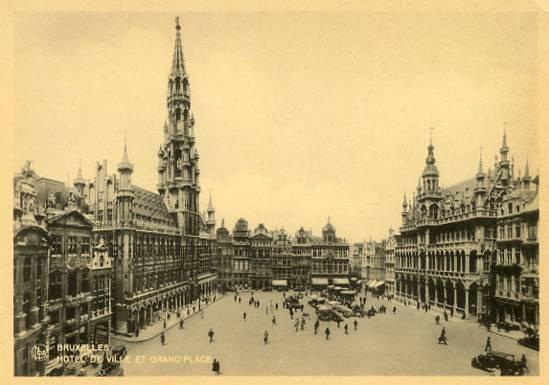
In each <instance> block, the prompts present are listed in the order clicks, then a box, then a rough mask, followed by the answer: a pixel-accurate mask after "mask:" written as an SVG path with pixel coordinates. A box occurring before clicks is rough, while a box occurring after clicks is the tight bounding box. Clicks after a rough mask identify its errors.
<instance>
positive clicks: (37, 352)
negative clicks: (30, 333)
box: [31, 344, 48, 362]
mask: <svg viewBox="0 0 549 385" xmlns="http://www.w3.org/2000/svg"><path fill="white" fill-rule="evenodd" d="M31 357H32V359H33V360H35V361H37V362H41V361H45V360H46V359H47V358H48V349H47V347H46V345H42V344H38V345H34V346H33V347H32V349H31Z"/></svg>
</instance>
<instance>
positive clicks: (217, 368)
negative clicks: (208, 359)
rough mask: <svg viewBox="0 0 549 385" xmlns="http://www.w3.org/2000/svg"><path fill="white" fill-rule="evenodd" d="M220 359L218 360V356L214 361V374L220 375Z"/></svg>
mask: <svg viewBox="0 0 549 385" xmlns="http://www.w3.org/2000/svg"><path fill="white" fill-rule="evenodd" d="M219 367H220V365H219V361H217V359H216V358H214V360H213V362H212V372H214V375H216V376H218V375H219Z"/></svg>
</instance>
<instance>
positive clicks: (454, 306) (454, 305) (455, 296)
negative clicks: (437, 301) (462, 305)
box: [452, 284, 457, 313]
mask: <svg viewBox="0 0 549 385" xmlns="http://www.w3.org/2000/svg"><path fill="white" fill-rule="evenodd" d="M452 308H453V309H454V313H455V312H456V308H457V286H456V285H455V284H454V303H453V305H452Z"/></svg>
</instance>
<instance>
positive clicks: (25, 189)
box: [13, 162, 51, 376]
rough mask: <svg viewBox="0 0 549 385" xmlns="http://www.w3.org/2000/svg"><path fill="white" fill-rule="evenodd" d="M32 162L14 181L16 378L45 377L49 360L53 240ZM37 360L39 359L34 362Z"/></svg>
mask: <svg viewBox="0 0 549 385" xmlns="http://www.w3.org/2000/svg"><path fill="white" fill-rule="evenodd" d="M36 179H37V176H36V174H35V173H34V171H32V170H31V168H30V162H27V163H26V165H25V167H23V169H22V170H21V172H20V173H19V174H17V175H16V176H15V178H14V181H13V183H14V184H13V187H14V200H13V203H14V208H13V220H14V222H13V300H14V301H13V333H14V345H13V349H14V375H16V376H36V375H44V374H45V370H46V360H47V323H48V318H47V306H48V283H49V279H48V269H49V267H48V264H49V261H48V257H49V249H50V244H51V243H50V238H49V235H48V232H47V231H46V229H45V223H44V220H43V219H44V212H43V211H42V210H40V209H39V206H37V204H36V195H37V193H36V183H35V180H36ZM35 358H38V359H35Z"/></svg>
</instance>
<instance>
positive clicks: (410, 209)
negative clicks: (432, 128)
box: [395, 133, 535, 317]
mask: <svg viewBox="0 0 549 385" xmlns="http://www.w3.org/2000/svg"><path fill="white" fill-rule="evenodd" d="M508 153H509V147H508V146H507V137H506V135H505V133H504V135H503V142H502V145H501V148H500V158H499V160H498V158H497V156H496V161H495V163H494V169H493V170H491V169H489V170H488V173H487V174H485V173H484V170H483V165H482V159H481V160H480V162H479V167H478V171H477V173H476V175H475V176H474V177H473V178H471V179H469V180H466V181H464V182H462V183H459V184H457V185H454V186H451V187H448V188H442V187H441V186H440V183H439V171H438V169H437V167H436V165H435V163H436V161H435V156H434V146H433V145H432V143H430V144H429V146H428V149H427V159H426V164H425V169H424V171H423V173H422V176H421V178H420V181H419V184H418V186H417V192H416V194H415V195H414V197H413V200H411V201H407V199H406V196H405V197H404V201H403V203H402V226H401V227H400V233H401V238H400V240H399V243H398V245H397V247H396V250H395V271H396V296H397V298H399V299H401V300H412V301H419V302H421V303H428V304H430V305H431V306H432V308H433V309H439V310H444V309H446V310H447V311H448V312H450V313H452V314H453V313H459V314H460V315H461V316H463V317H468V316H469V315H470V314H473V315H477V314H479V313H484V314H490V313H493V310H494V307H493V304H492V298H493V291H494V289H495V287H494V282H493V280H494V276H493V275H492V265H493V263H494V262H495V260H496V258H495V257H496V255H498V254H497V249H498V247H499V246H497V244H496V239H497V237H498V234H497V232H498V231H497V230H498V223H499V222H501V220H502V219H503V218H502V217H501V215H502V214H501V209H502V207H503V205H504V202H505V201H506V200H507V199H510V198H509V197H511V196H513V194H519V195H520V196H523V195H522V193H519V191H520V190H521V186H523V182H522V179H521V178H519V177H517V176H516V175H515V173H514V165H513V164H512V162H511V161H510V160H509V159H508ZM527 195H528V196H531V195H532V194H527ZM528 199H530V198H528ZM498 210H499V213H498ZM534 211H535V210H534ZM517 218H522V215H521V216H519V217H517ZM524 218H526V214H525V216H524ZM514 220H515V219H513V221H514ZM518 220H520V219H518ZM529 220H531V219H529ZM501 241H503V242H499V243H498V244H501V248H503V247H504V246H503V245H504V244H505V245H507V240H503V239H502V240H501ZM528 247H530V246H526V248H528ZM505 248H507V246H505ZM512 249H513V248H511V250H512ZM514 250H515V253H516V252H517V250H522V248H521V247H518V248H516V247H515V248H514ZM504 255H507V256H509V253H508V252H507V253H505V254H504ZM513 258H515V255H513ZM525 260H526V258H524V259H521V263H523V262H524V261H525ZM508 261H509V262H506V263H511V262H510V260H508ZM534 270H535V269H534ZM525 279H526V280H529V279H530V278H525ZM507 282H508V281H507ZM505 294H507V292H505Z"/></svg>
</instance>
